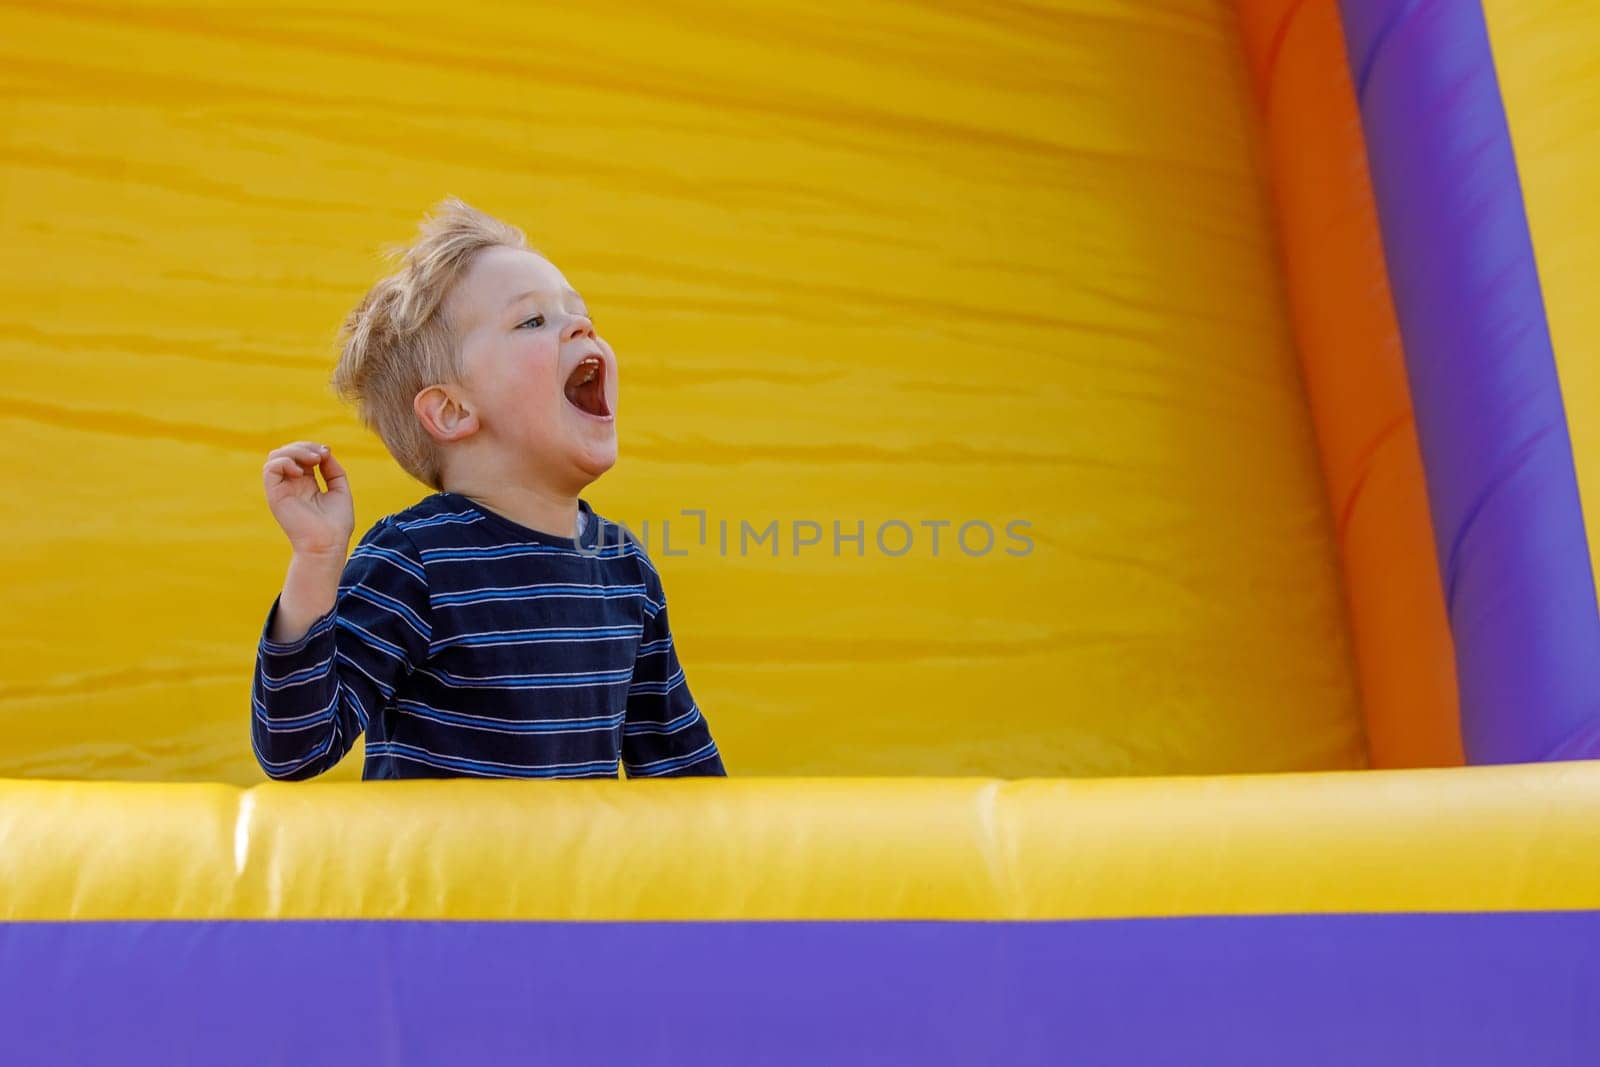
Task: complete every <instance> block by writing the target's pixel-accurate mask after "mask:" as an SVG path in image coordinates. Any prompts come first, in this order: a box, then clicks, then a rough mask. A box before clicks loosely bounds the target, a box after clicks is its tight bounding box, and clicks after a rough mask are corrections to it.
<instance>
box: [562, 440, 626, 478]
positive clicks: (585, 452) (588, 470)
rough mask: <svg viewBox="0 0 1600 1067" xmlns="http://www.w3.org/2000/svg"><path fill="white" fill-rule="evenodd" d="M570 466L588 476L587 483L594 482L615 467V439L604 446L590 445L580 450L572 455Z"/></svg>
mask: <svg viewBox="0 0 1600 1067" xmlns="http://www.w3.org/2000/svg"><path fill="white" fill-rule="evenodd" d="M572 465H573V466H574V467H576V468H577V469H578V470H580V471H582V472H583V473H584V474H586V475H588V476H589V481H591V482H592V481H594V480H595V479H596V478H598V477H600V476H601V475H602V474H604V473H605V472H606V471H608V470H610V469H611V468H612V467H614V466H616V465H617V442H616V439H615V438H613V439H612V440H611V441H610V443H609V444H606V445H590V446H589V447H587V448H584V449H581V450H580V451H578V452H577V453H576V454H574V455H573V457H572Z"/></svg>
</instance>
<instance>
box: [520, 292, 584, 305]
mask: <svg viewBox="0 0 1600 1067" xmlns="http://www.w3.org/2000/svg"><path fill="white" fill-rule="evenodd" d="M561 292H562V293H563V294H564V295H566V296H571V297H576V298H577V300H578V304H579V306H581V307H583V308H588V306H589V305H588V303H587V302H586V301H585V300H584V299H583V296H582V294H580V293H579V292H578V290H576V289H563V290H561ZM549 295H550V293H549V292H547V291H546V290H544V289H529V290H528V291H527V292H525V293H518V294H517V295H516V296H514V297H512V298H511V300H510V301H509V302H508V303H507V304H506V307H508V308H509V307H511V306H513V305H515V304H519V303H521V302H522V301H524V300H526V299H528V297H530V296H549Z"/></svg>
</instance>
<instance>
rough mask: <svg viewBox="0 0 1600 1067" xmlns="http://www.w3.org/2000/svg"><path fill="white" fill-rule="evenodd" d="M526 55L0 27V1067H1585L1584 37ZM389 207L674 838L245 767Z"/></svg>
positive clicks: (1587, 402) (1338, 5) (1205, 29)
mask: <svg viewBox="0 0 1600 1067" xmlns="http://www.w3.org/2000/svg"><path fill="white" fill-rule="evenodd" d="M585 8H586V5H563V6H560V7H538V6H528V7H524V6H522V5H503V4H489V3H476V2H467V3H463V4H457V5H453V6H452V7H451V8H450V9H449V12H448V14H446V13H444V12H443V11H442V10H441V9H439V8H438V7H437V5H433V4H422V3H420V2H416V3H412V2H402V3H398V4H395V3H385V4H381V5H379V4H376V3H366V4H359V3H354V2H349V3H345V2H341V3H336V4H333V5H331V6H320V7H317V8H315V9H313V8H309V7H283V8H281V9H280V8H275V7H274V6H272V5H264V6H262V5H258V6H254V7H250V8H241V9H238V10H237V11H227V10H225V9H223V8H221V7H218V6H216V5H211V4H204V3H199V2H196V0H179V2H177V3H173V4H161V5H155V4H148V5H147V4H131V5H129V4H122V3H110V2H107V0H74V2H71V3H65V2H63V3H26V2H20V0H7V2H4V3H0V54H3V55H4V62H3V63H0V99H3V101H4V104H5V108H4V114H5V116H6V117H5V121H4V122H3V124H0V130H3V138H0V145H3V147H0V176H3V181H0V234H3V238H4V243H3V247H4V248H5V253H4V255H3V256H0V275H3V278H4V285H3V286H0V352H3V353H4V357H5V360H6V387H5V388H6V393H7V395H8V401H9V402H8V403H7V405H6V409H5V412H4V414H5V417H6V420H7V422H8V425H9V428H10V433H9V437H10V440H11V442H12V444H13V449H12V453H13V455H12V463H11V465H10V468H9V470H10V474H9V482H8V486H9V491H8V492H7V493H6V495H5V498H6V510H5V517H4V519H3V522H4V524H5V530H4V532H5V536H6V539H7V542H8V546H9V548H10V551H11V567H10V569H9V571H8V585H9V593H10V595H9V596H8V598H7V599H8V610H7V611H5V612H4V613H3V614H0V647H4V648H5V650H6V651H5V656H6V669H5V672H4V678H3V682H0V684H3V687H4V688H3V689H0V726H3V728H4V733H3V736H4V742H3V744H0V776H3V777H4V781H0V919H3V922H0V1005H3V1007H0V1019H3V1020H4V1023H3V1025H0V1062H3V1063H7V1064H52V1063H156V1062H160V1063H284V1064H302V1063H322V1062H328V1063H333V1062H339V1063H353V1062H383V1063H390V1062H397V1063H398V1062H404V1063H452V1064H454V1063H462V1064H479V1063H513V1062H514V1063H552V1064H577V1063H598V1062H608V1063H609V1062H616V1063H630V1064H646V1063H739V1064H812V1063H863V1064H865V1063H871V1064H945V1063H948V1064H974V1063H984V1064H990V1063H993V1064H1000V1063H1005V1064H1013V1063H1028V1064H1068V1063H1082V1064H1105V1063H1129V1064H1195V1063H1219V1064H1221V1063H1227V1064H1312V1063H1319V1064H1320V1063H1325V1064H1352V1063H1361V1064H1378V1063H1383V1064H1408V1065H1409V1064H1446V1063H1448V1064H1452V1065H1460V1064H1506V1063H1516V1064H1538V1065H1554V1064H1591V1063H1596V1062H1600V766H1597V765H1595V764H1594V763H1591V762H1586V761H1587V760H1589V759H1592V758H1593V757H1595V756H1597V755H1600V610H1597V604H1596V592H1595V582H1594V577H1593V575H1594V570H1595V568H1594V559H1595V555H1596V549H1597V547H1600V359H1597V358H1596V355H1595V353H1596V352H1597V351H1600V310H1597V308H1600V302H1597V301H1596V299H1595V297H1594V295H1593V289H1594V286H1595V285H1596V284H1597V281H1600V239H1597V238H1600V196H1597V195H1596V192H1595V190H1596V188H1597V187H1600V82H1597V81H1596V78H1597V77H1600V68H1597V67H1596V65H1595V62H1594V57H1595V56H1596V55H1600V7H1597V6H1595V5H1592V4H1587V3H1574V2H1565V0H1482V3H1480V2H1478V0H1343V2H1335V0H1241V2H1240V3H1238V4H1237V5H1229V4H1225V3H1222V2H1220V0H1161V2H1150V3H1146V2H1138V3H1135V2H1132V0H1051V2H1048V3H1045V2H1037V3H1036V2H1028V3H995V4H926V5H921V4H908V3H875V2H874V3H865V4H856V5H849V6H848V7H838V8H835V7H829V6H826V5H824V6H821V7H818V6H815V5H807V4H803V3H798V2H794V3H789V2H785V3H781V4H771V5H768V4H763V5H756V6H755V7H748V6H739V5H691V6H687V7H686V6H684V5H680V4H668V5H658V6H657V5H642V6H639V7H637V8H633V7H627V6H624V7H623V8H610V7H608V8H606V9H605V11H604V12H598V11H589V10H584V9H585ZM446 193H454V194H457V195H461V196H462V197H463V198H464V199H466V200H468V201H469V202H472V203H474V204H475V205H477V206H480V207H482V208H484V209H485V210H488V211H490V212H492V213H494V214H497V215H500V216H502V217H505V218H507V219H509V220H511V221H513V222H516V223H517V224H519V225H521V226H523V227H524V228H525V229H526V230H527V231H528V233H529V235H530V238H531V240H532V241H533V243H534V244H535V245H536V246H538V247H539V248H541V250H543V251H545V252H547V253H548V254H549V255H550V256H551V258H552V259H553V260H555V261H556V262H557V263H558V264H559V265H560V266H561V267H562V268H563V270H564V271H565V273H566V274H567V276H568V277H569V278H571V279H572V280H573V282H574V283H575V284H576V285H577V286H578V287H579V288H580V289H582V290H583V292H584V295H585V297H586V298H587V300H588V303H589V304H590V306H591V307H592V308H593V309H594V310H595V312H596V320H597V324H598V325H599V327H600V329H601V331H602V332H603V333H605V334H606V336H607V337H608V339H609V340H610V342H611V344H612V345H613V347H614V348H615V349H616V351H617V352H618V354H619V357H620V359H621V363H622V368H623V375H622V380H623V402H622V406H621V423H620V426H621V431H620V433H621V440H622V451H623V458H622V461H621V463H620V465H619V466H618V468H617V469H616V470H615V471H613V472H612V473H611V474H609V475H607V476H606V478H605V479H603V480H602V481H601V482H599V483H597V484H596V486H595V487H594V488H593V490H592V494H591V495H590V497H589V499H590V500H591V501H592V502H593V503H594V505H595V506H596V508H597V510H599V511H600V512H601V513H602V514H605V515H607V516H608V517H610V518H614V519H616V520H619V521H623V522H626V523H628V524H629V525H630V526H631V527H633V528H634V529H635V530H642V529H645V528H647V527H648V528H649V529H651V530H653V531H654V538H653V540H652V541H651V552H652V555H653V556H654V558H655V559H656V561H657V563H658V565H659V567H660V569H661V572H662V574H663V577H664V580H665V582H666V585H667V588H668V589H669V590H670V594H671V596H672V598H673V599H672V602H673V613H674V632H675V633H676V634H677V635H678V640H679V643H680V651H681V655H682V658H683V662H684V664H685V666H686V669H687V671H688V676H689V678H690V680H691V682H692V684H693V686H694V692H695V695H696V698H697V699H698V701H699V703H700V706H701V707H702V708H703V709H704V711H705V714H706V716H707V718H708V720H709V722H710V723H711V726H712V728H713V730H714V732H715V734H716V736H717V739H718V741H719V743H720V746H721V749H722V752H723V755H724V758H725V760H726V763H727V766H728V769H729V772H730V777H729V778H727V779H726V780H683V781H650V782H644V781H640V782H627V781H620V782H604V781H602V782H495V781H482V780H478V781H435V782H388V783H360V782H356V781H354V780H353V779H354V778H356V777H357V776H358V774H359V767H360V759H359V754H353V755H352V756H351V757H349V758H347V759H346V761H345V763H344V764H343V765H341V767H339V768H338V769H336V770H335V771H334V772H332V773H331V774H330V775H328V776H327V780H325V781H316V782H310V783H288V782H270V781H267V780H266V779H265V778H264V776H263V775H262V773H261V771H260V770H259V768H258V767H257V766H256V765H255V763H254V761H253V759H252V756H251V753H250V747H249V733H248V714H249V699H248V696H249V694H248V689H249V684H250V677H251V669H252V662H253V658H254V655H255V650H256V641H257V637H258V635H259V633H260V629H261V625H262V620H263V619H264V617H265V614H266V610H267V608H268V607H269V606H270V604H271V602H272V597H273V595H274V594H275V593H276V591H277V588H278V587H279V584H280V583H281V581H282V574H283V566H284V564H285V562H286V561H287V552H286V551H285V546H284V545H283V543H282V540H281V535H280V534H279V532H278V531H277V529H276V528H275V527H274V526H273V524H272V522H271V518H270V516H269V514H268V512H267V509H266V507H265V505H264V503H263V501H262V500H261V498H260V484H259V480H258V475H257V472H258V470H259V466H260V463H261V461H262V459H263V458H264V457H265V454H266V453H267V451H268V450H269V449H271V448H272V447H274V446H276V445H278V444H281V443H283V442H286V441H291V440H296V439H312V440H322V441H330V442H333V443H334V444H335V446H336V447H337V448H339V449H340V450H342V454H343V458H344V463H345V466H346V467H347V468H348V469H349V470H350V472H351V479H352V486H353V489H354V494H355V498H356V504H357V510H358V529H366V528H367V527H368V526H370V525H371V523H372V522H374V521H375V520H376V519H377V518H379V517H380V516H382V515H384V514H388V513H390V512H393V511H395V510H399V509H400V508H402V507H405V506H407V505H408V504H410V503H412V502H413V501H415V500H416V499H418V498H419V497H420V496H422V495H423V492H422V490H421V488H420V487H419V486H418V485H417V484H414V483H409V482H407V481H406V479H405V477H404V475H403V474H401V473H400V472H399V471H398V469H397V468H396V467H395V465H394V464H393V463H392V462H391V461H390V460H389V458H388V457H387V456H386V455H385V453H384V452H383V451H382V449H381V447H380V445H379V444H378V442H377V441H376V440H375V439H373V438H372V437H370V436H367V435H364V434H362V433H361V432H360V431H359V430H358V429H357V427H356V424H355V422H354V419H353V417H352V416H351V415H350V413H349V412H347V411H343V410H341V409H340V408H339V407H338V405H337V404H336V403H335V402H334V400H333V399H332V397H331V395H330V394H329V392H328V390H327V388H326V381H327V374H328V373H329V371H330V370H331V366H332V351H331V346H330V343H329V342H330V339H331V337H332V331H333V329H334V327H335V326H336V324H337V323H338V321H339V319H340V317H341V316H342V314H343V312H344V311H345V310H346V309H347V308H348V307H349V306H351V305H352V304H353V302H354V301H355V300H356V299H357V298H358V297H359V295H360V293H361V292H363V291H364V290H365V287H366V286H367V285H368V284H370V283H371V281H372V280H373V279H374V278H376V277H377V275H378V273H379V269H380V268H379V265H378V264H377V262H376V261H375V258H374V253H375V251H376V250H378V249H379V248H381V247H382V246H383V245H385V244H386V243H391V242H395V241H398V240H400V239H402V238H403V237H405V235H406V234H407V233H408V232H409V231H410V228H411V227H412V226H413V225H414V223H415V220H416V219H417V218H418V217H420V215H421V213H422V211H423V210H425V209H426V208H427V207H428V206H429V205H430V204H432V203H434V202H435V201H437V200H438V199H439V198H440V197H441V196H442V195H444V194H446ZM1586 508H1587V511H1588V519H1587V524H1586V521H1585V517H1584V511H1585V509H1586ZM669 525H670V533H669V532H668V529H666V528H665V527H668V526H669ZM747 528H749V529H754V530H756V531H758V532H761V533H762V534H764V535H766V538H765V539H763V540H759V541H758V542H757V543H756V545H755V546H753V547H752V546H750V545H748V544H746V543H744V542H738V541H737V539H735V541H736V543H737V547H732V546H729V545H728V544H727V543H726V542H725V541H724V540H723V539H722V537H721V536H720V535H721V534H722V532H723V531H726V530H729V529H732V530H736V531H739V532H740V533H741V534H742V533H743V531H744V530H745V529H747ZM773 531H775V533H774V532H773ZM985 531H987V533H986V532H985ZM941 534H942V535H943V538H944V540H943V541H942V542H940V541H938V540H936V537H937V536H938V535H941Z"/></svg>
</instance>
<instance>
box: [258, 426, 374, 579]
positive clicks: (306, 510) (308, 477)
mask: <svg viewBox="0 0 1600 1067" xmlns="http://www.w3.org/2000/svg"><path fill="white" fill-rule="evenodd" d="M318 470H320V471H321V472H322V480H323V481H325V482H326V483H327V484H328V487H327V488H326V489H323V488H321V487H320V486H318V485H317V476H316V473H315V472H316V471H318ZM261 481H262V483H263V484H264V485H265V486H266V490H267V506H268V507H270V508H271V509H272V517H273V518H274V519H276V520H277V521H278V525H279V526H281V527H283V532H284V533H285V534H286V535H287V536H288V538H289V544H290V545H291V546H293V548H294V553H295V555H296V556H300V557H304V558H307V559H319V560H337V561H338V562H340V563H342V562H343V561H344V558H345V553H346V552H348V551H349V547H350V538H351V536H352V535H353V534H354V533H355V527H356V512H355V504H354V502H353V501H352V500H351V497H350V480H349V479H348V478H347V477H346V476H345V472H344V468H343V467H341V466H340V465H339V461H338V460H336V459H334V458H333V450H332V449H330V448H329V447H328V446H327V445H318V444H315V443H313V442H311V441H296V442H295V443H294V444H292V445H284V446H283V447H282V448H275V449H273V450H272V451H271V452H270V453H269V454H268V455H267V462H266V464H265V465H263V466H262V468H261Z"/></svg>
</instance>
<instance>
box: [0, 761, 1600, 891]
mask: <svg viewBox="0 0 1600 1067" xmlns="http://www.w3.org/2000/svg"><path fill="white" fill-rule="evenodd" d="M1597 907H1600V766H1597V765H1593V764H1549V765H1543V766H1530V767H1473V768H1453V769H1447V770H1421V771H1367V772H1335V773H1322V774H1298V775H1272V776H1240V777H1217V778H1158V779H1127V780H1095V781H1070V780H1038V781H1018V782H1000V781H993V780H986V779H816V780H795V779H770V780H762V779H746V780H738V779H735V780H731V781H706V780H698V781H679V782H652V783H622V782H583V783H562V784H555V785H525V784H517V783H491V782H476V781H453V782H406V783H366V784H327V785H317V784H313V785H284V784H270V785H263V786H258V787H256V788H253V789H246V790H240V789H236V788H233V787H230V786H220V785H185V784H172V785H150V784H134V783H74V782H38V781H0V916H3V917H5V918H8V919H13V920H17V919H21V920H43V919H127V918H193V919H199V918H409V919H435V918H447V919H549V920H629V919H657V920H662V919H851V918H854V919H901V918H904V919H1062V918H1095V917H1113V916H1141V915H1150V916H1155V915H1201V914H1252V913H1305V912H1371V911H1478V910H1484V911H1496V910H1520V909H1584V908H1597Z"/></svg>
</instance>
